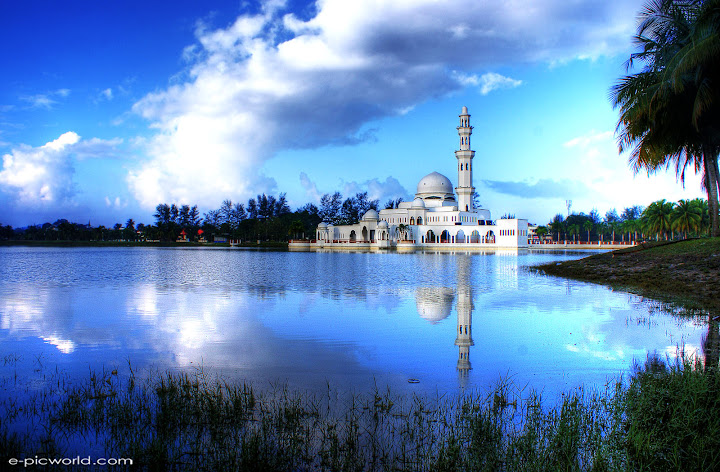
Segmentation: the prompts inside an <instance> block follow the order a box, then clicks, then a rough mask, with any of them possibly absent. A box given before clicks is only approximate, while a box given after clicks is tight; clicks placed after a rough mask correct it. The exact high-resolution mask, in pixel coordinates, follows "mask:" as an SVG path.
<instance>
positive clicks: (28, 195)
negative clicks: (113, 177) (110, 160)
mask: <svg viewBox="0 0 720 472" xmlns="http://www.w3.org/2000/svg"><path fill="white" fill-rule="evenodd" d="M121 142H122V140H119V139H113V140H102V139H97V138H92V139H90V140H82V139H81V138H80V136H78V134H77V133H75V132H73V131H68V132H67V133H63V134H62V135H61V136H60V137H58V138H57V139H55V140H53V141H50V142H48V143H46V144H44V145H42V146H39V147H32V146H28V145H20V146H18V147H17V148H14V149H12V150H11V152H10V153H8V154H5V155H4V156H3V158H2V170H0V184H2V187H1V188H2V190H3V191H4V193H6V194H9V195H10V197H11V198H12V199H13V200H14V201H15V203H17V204H20V205H22V206H31V207H32V206H45V205H52V204H57V203H64V202H68V201H70V200H71V199H72V197H73V196H74V195H75V193H76V191H77V189H76V186H75V183H74V181H73V175H74V173H75V161H76V159H84V158H90V157H99V156H103V155H107V154H108V153H110V152H114V149H115V146H117V145H118V144H120V143H121Z"/></svg>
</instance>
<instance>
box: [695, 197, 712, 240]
mask: <svg viewBox="0 0 720 472" xmlns="http://www.w3.org/2000/svg"><path fill="white" fill-rule="evenodd" d="M693 202H695V206H697V208H698V209H699V210H700V227H699V228H698V234H701V233H707V232H708V230H709V229H710V210H709V208H708V202H707V200H704V199H702V198H696V199H694V200H693Z"/></svg>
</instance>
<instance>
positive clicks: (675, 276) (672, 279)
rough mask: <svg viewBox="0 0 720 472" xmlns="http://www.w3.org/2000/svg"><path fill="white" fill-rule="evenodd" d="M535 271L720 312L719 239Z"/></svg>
mask: <svg viewBox="0 0 720 472" xmlns="http://www.w3.org/2000/svg"><path fill="white" fill-rule="evenodd" d="M534 270H539V271H541V272H544V273H546V274H549V275H555V276H560V277H568V278H573V279H578V280H586V281H590V282H595V283H601V284H605V285H610V286H612V287H614V288H620V289H623V290H627V291H631V292H634V293H638V294H642V295H647V296H650V297H654V298H658V299H661V300H664V301H679V302H681V303H682V304H683V305H684V306H686V307H687V308H698V309H704V310H709V311H712V312H715V313H717V312H718V311H719V310H720V294H719V293H718V287H720V238H702V239H695V240H688V241H679V242H673V243H670V244H667V243H646V244H642V245H639V246H635V247H631V248H627V249H620V250H617V251H613V252H608V253H604V254H596V255H593V256H589V257H586V258H583V259H578V260H574V261H564V262H558V263H552V264H545V265H541V266H535V267H534Z"/></svg>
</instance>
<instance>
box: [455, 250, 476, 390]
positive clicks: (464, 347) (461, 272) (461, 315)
mask: <svg viewBox="0 0 720 472" xmlns="http://www.w3.org/2000/svg"><path fill="white" fill-rule="evenodd" d="M469 263H470V261H469V258H468V256H465V257H463V256H459V258H458V259H457V294H458V297H457V304H456V307H455V308H456V311H457V331H456V333H457V337H456V338H455V345H456V346H457V347H458V361H457V371H458V378H459V380H460V387H461V388H465V385H466V384H467V380H468V374H469V371H470V369H472V366H471V365H470V346H472V345H474V344H475V342H474V341H473V338H472V312H473V301H472V286H471V285H470V266H469Z"/></svg>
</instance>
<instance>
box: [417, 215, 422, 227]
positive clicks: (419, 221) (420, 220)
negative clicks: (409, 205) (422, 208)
mask: <svg viewBox="0 0 720 472" xmlns="http://www.w3.org/2000/svg"><path fill="white" fill-rule="evenodd" d="M417 224H419V225H421V224H422V216H418V219H417Z"/></svg>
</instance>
